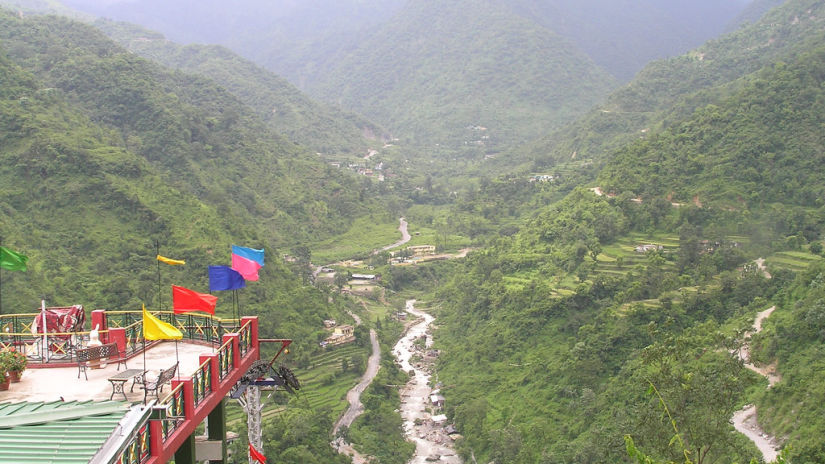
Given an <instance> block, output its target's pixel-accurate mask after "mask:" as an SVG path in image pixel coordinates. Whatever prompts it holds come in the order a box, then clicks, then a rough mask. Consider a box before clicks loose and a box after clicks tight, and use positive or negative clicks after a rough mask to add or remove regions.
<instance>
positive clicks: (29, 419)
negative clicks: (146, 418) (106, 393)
mask: <svg viewBox="0 0 825 464" xmlns="http://www.w3.org/2000/svg"><path fill="white" fill-rule="evenodd" d="M128 412H129V404H128V403H121V402H118V401H103V402H94V401H68V402H64V401H54V402H49V403H44V402H32V403H29V402H23V403H0V464H7V463H8V464H26V463H38V464H48V463H88V462H89V461H90V460H91V459H92V457H93V456H94V455H95V453H97V451H98V450H99V449H100V447H101V446H102V445H103V444H104V443H105V442H106V440H107V439H108V438H109V436H110V435H111V434H112V432H113V431H114V430H115V428H116V427H117V425H118V422H120V420H121V419H123V417H124V416H125V415H126V413H128Z"/></svg>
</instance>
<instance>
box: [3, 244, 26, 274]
mask: <svg viewBox="0 0 825 464" xmlns="http://www.w3.org/2000/svg"><path fill="white" fill-rule="evenodd" d="M28 260H29V257H28V256H26V255H22V254H20V253H17V252H14V251H11V250H9V249H8V248H6V247H4V246H0V267H2V268H3V269H8V270H10V271H25V270H26V261H28Z"/></svg>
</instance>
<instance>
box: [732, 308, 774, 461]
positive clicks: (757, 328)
mask: <svg viewBox="0 0 825 464" xmlns="http://www.w3.org/2000/svg"><path fill="white" fill-rule="evenodd" d="M775 310H776V306H771V307H770V308H768V309H766V310H764V311H762V312H760V313H759V314H757V315H756V319H754V321H753V331H751V332H746V333H745V337H746V338H747V337H750V336H751V335H753V334H757V333H759V332H761V331H762V322H763V321H764V320H765V319H767V318H768V316H770V315H771V314H772V313H773V312H774V311H775ZM739 358H740V359H741V360H742V361H744V362H745V367H747V368H748V369H750V370H752V371H754V372H756V373H758V374H760V375H762V376H765V377H767V378H768V388H770V387H772V386H773V385H774V384H776V382H778V381H779V380H781V379H780V377H779V375H778V374H776V371H775V369H774V368H771V367H770V366H768V367H757V366H755V365H754V364H752V363H751V362H750V347H749V346H748V345H747V344H745V345H743V346H742V349H740V350H739ZM731 423H732V424H733V428H735V429H736V430H737V431H738V432H739V433H741V434H743V435H745V436H746V437H748V438H749V439H750V440H751V441H752V442H753V443H754V444H755V445H756V447H757V448H759V451H760V452H761V453H762V457H763V459H764V460H765V462H773V461H775V460H776V457H777V456H779V452H778V451H777V448H779V442H778V440H777V439H776V438H775V437H772V436H770V435H768V434H767V433H765V431H764V430H762V428H761V427H759V422H758V421H757V415H756V406H754V405H752V404H749V405H746V406H745V407H744V408H742V409H740V410H739V411H736V412H735V413H734V414H733V417H732V418H731Z"/></svg>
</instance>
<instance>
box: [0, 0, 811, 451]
mask: <svg viewBox="0 0 825 464" xmlns="http://www.w3.org/2000/svg"><path fill="white" fill-rule="evenodd" d="M632 3H633V4H632V5H630V4H628V5H624V6H617V4H616V3H615V2H612V3H611V2H610V1H608V0H578V1H572V0H546V1H545V0H541V1H539V0H514V1H503V0H456V1H455V2H447V3H445V2H439V1H435V0H420V1H410V2H405V1H400V0H367V1H360V0H359V1H354V0H353V1H350V0H341V1H340V2H338V3H336V4H335V5H332V3H331V2H329V3H328V2H326V0H307V1H306V2H303V3H301V2H292V1H287V0H270V1H264V0H243V1H241V2H238V3H237V4H236V5H233V6H232V7H231V8H228V9H227V8H226V6H225V5H223V4H220V2H192V1H190V0H164V1H160V0H139V1H135V2H126V1H122V0H107V1H106V2H105V5H102V4H95V2H92V1H91V0H66V1H57V0H55V1H48V2H42V1H40V0H0V4H1V5H4V6H2V7H0V161H2V162H0V185H2V188H0V245H2V246H3V247H4V248H3V250H6V249H8V250H15V251H19V252H22V253H23V254H25V255H26V256H27V257H28V258H27V259H28V267H27V268H26V269H25V271H21V269H20V266H19V265H12V264H13V263H12V264H9V263H7V262H6V261H3V263H2V275H0V278H2V287H0V292H2V300H1V301H0V312H3V313H4V314H5V313H8V312H11V311H15V312H25V311H24V309H25V310H26V311H27V310H28V309H29V308H32V307H34V305H33V304H32V302H33V301H39V300H40V299H41V298H46V299H48V300H49V301H55V302H59V304H67V305H69V304H75V303H78V302H81V303H83V304H84V305H86V306H87V307H94V308H106V309H110V310H113V311H116V310H122V309H126V308H139V307H141V305H143V304H147V305H149V306H151V305H154V304H155V302H157V303H156V304H157V306H158V308H157V309H158V310H164V309H165V308H164V304H163V302H168V301H169V300H168V298H166V297H165V295H164V294H165V292H166V290H165V287H166V286H167V284H168V283H174V284H178V283H179V284H184V285H187V286H190V287H192V288H200V289H201V290H202V291H205V289H206V288H209V289H210V293H211V289H212V286H211V281H209V279H208V278H207V277H208V276H207V274H206V273H205V270H206V269H207V267H208V266H214V265H219V264H220V263H227V262H230V260H231V259H232V256H231V253H230V251H231V247H230V245H232V244H243V245H244V246H246V245H248V246H250V247H254V249H261V250H266V254H267V261H266V266H265V267H261V268H260V275H259V276H257V277H255V278H254V280H253V279H252V278H250V279H244V282H243V283H244V287H243V288H239V289H236V290H235V291H233V293H232V294H229V293H220V292H221V291H220V290H216V291H215V292H216V295H215V296H217V297H218V298H219V302H218V304H217V306H216V308H215V313H216V315H219V316H220V317H222V318H227V319H229V318H232V317H234V316H235V315H256V316H258V318H259V321H260V324H259V330H260V333H261V334H262V336H263V337H267V338H281V337H289V338H291V339H293V340H294V342H293V343H292V345H290V348H289V353H288V356H287V355H284V356H283V357H281V358H279V359H280V360H279V362H282V363H283V365H284V367H288V368H289V369H291V370H292V371H294V372H295V373H296V375H297V376H298V377H299V378H300V380H301V383H302V388H301V389H300V391H297V392H294V393H292V394H290V393H288V392H287V391H285V390H282V389H278V388H276V389H274V390H271V391H269V392H268V393H267V396H266V398H264V399H263V400H264V401H265V403H266V406H265V408H264V411H263V414H262V416H263V427H262V434H263V436H262V444H263V447H262V451H264V452H265V454H266V455H267V456H269V457H270V460H271V461H272V462H284V463H287V462H306V463H316V462H317V463H324V464H327V463H333V464H344V463H348V462H357V463H362V462H363V463H375V464H406V463H410V462H414V463H424V462H444V463H461V462H466V463H471V462H472V463H484V464H488V463H495V464H533V463H542V464H561V463H569V462H577V463H593V464H596V463H606V462H616V463H630V462H638V463H644V464H711V463H739V464H745V463H750V464H760V463H769V462H776V463H780V464H788V463H794V464H809V463H811V464H812V463H820V462H825V439H823V437H825V415H823V414H822V413H821V404H822V403H823V401H825V378H823V376H825V357H823V356H822V354H823V353H825V171H823V169H822V166H823V165H825V132H823V131H822V128H823V127H825V85H823V82H825V2H822V1H818V0H785V1H777V0H753V1H745V0H741V1H740V0H717V1H705V0H701V1H693V2H688V1H686V0H672V1H669V2H664V3H663V2H654V1H648V0H643V1H639V2H632ZM72 8H77V9H78V10H77V11H74V10H72ZM146 8H151V9H153V10H152V11H150V10H147V9H146ZM187 9H189V10H191V14H188V15H186V14H184V15H181V11H184V12H185V11H186V10H187ZM72 11H74V13H72ZM79 11H83V12H84V13H80V12H79ZM150 12H151V13H153V14H148V13H150ZM43 13H54V14H59V15H60V16H55V15H49V14H43ZM93 15H100V16H99V17H98V16H93ZM123 20H130V21H135V22H138V24H130V23H124V22H120V21H123ZM176 41H180V43H178V42H176ZM273 70H274V71H276V72H277V74H276V72H273ZM4 253H6V254H4V256H12V255H10V254H8V253H7V252H5V251H4ZM158 254H164V256H171V257H173V258H175V259H180V260H184V259H185V265H181V266H170V267H169V268H166V267H163V268H162V269H161V267H160V266H159V265H158V264H157V260H156V255H158ZM4 259H5V258H4ZM262 263H263V260H261V264H262ZM153 309H154V308H153ZM0 349H3V348H2V347H0ZM267 355H273V353H262V355H261V357H262V358H263V357H264V356H267ZM226 416H227V427H228V431H230V432H232V433H233V434H237V436H238V438H237V439H236V440H234V442H233V443H232V444H231V445H229V449H228V451H229V452H230V453H229V454H230V455H231V458H229V461H230V462H236V461H238V462H240V461H244V462H245V460H246V459H245V458H246V456H247V455H248V450H247V443H246V427H247V425H246V420H245V417H244V413H243V411H242V410H241V409H240V408H239V407H237V405H234V404H231V405H228V406H227V408H226ZM0 460H2V459H1V458H0ZM181 460H182V461H183V459H182V458H181Z"/></svg>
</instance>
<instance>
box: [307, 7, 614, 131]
mask: <svg viewBox="0 0 825 464" xmlns="http://www.w3.org/2000/svg"><path fill="white" fill-rule="evenodd" d="M318 77H319V79H320V81H319V82H318V83H317V84H316V85H315V86H314V90H312V91H311V93H314V94H317V95H320V96H322V97H323V98H324V99H327V100H330V101H336V102H338V103H340V104H341V105H342V106H343V107H344V108H348V109H352V110H355V111H358V112H361V113H363V114H365V115H366V116H367V117H369V118H371V119H373V120H375V121H377V122H379V123H381V124H383V125H385V126H386V127H388V128H390V129H391V130H392V131H393V132H394V134H396V135H399V136H403V137H406V138H412V139H414V140H416V141H417V142H418V143H426V144H428V145H431V144H435V143H440V144H448V145H450V146H462V145H463V144H464V143H465V142H468V141H467V140H466V138H465V136H464V134H465V133H466V130H467V129H466V128H467V127H470V126H483V127H485V128H487V129H488V131H489V132H488V133H489V137H490V139H489V140H487V141H486V142H484V143H486V144H487V145H493V146H501V145H502V144H505V143H507V144H512V143H520V142H523V141H525V140H528V139H530V138H532V137H534V136H535V135H537V134H539V133H541V132H544V131H546V130H547V129H548V128H552V127H554V126H558V125H559V124H561V123H563V122H565V121H568V120H570V119H572V118H573V117H574V116H576V115H578V114H580V113H582V112H583V111H584V110H586V109H587V108H589V107H590V106H591V105H593V104H595V103H596V102H598V101H599V100H600V99H601V98H602V97H603V96H604V95H605V94H606V92H607V91H608V90H609V89H610V88H611V86H612V85H614V80H613V79H612V78H611V77H610V76H609V75H608V74H607V73H606V72H605V71H603V70H602V69H600V68H598V67H597V66H596V65H595V64H594V63H593V62H592V61H591V60H590V59H589V58H588V57H587V56H586V55H584V54H583V53H581V52H579V51H578V50H577V49H576V48H575V47H573V46H572V45H571V44H570V43H569V42H568V41H566V40H565V39H563V38H562V37H561V36H559V35H557V34H555V33H553V32H551V31H550V30H548V29H545V28H543V27H541V26H539V25H538V24H536V23H532V22H530V21H528V20H526V19H524V18H522V17H520V16H518V15H515V14H513V13H511V12H510V11H508V10H507V8H505V7H502V6H500V5H498V4H496V2H491V1H481V2H478V1H468V2H464V1H457V2H448V3H445V2H436V1H420V2H411V3H409V4H408V5H407V6H406V7H405V9H404V10H403V11H401V12H400V13H398V14H397V15H396V16H395V17H394V18H393V19H392V20H391V21H389V22H387V23H386V24H384V25H383V26H382V27H380V28H379V29H378V30H376V31H375V32H373V33H370V34H369V35H368V36H366V38H365V39H363V40H362V43H361V44H360V45H359V47H358V49H357V50H355V51H354V52H352V53H350V54H348V55H347V56H346V58H345V59H342V60H341V61H339V62H338V63H336V65H335V67H334V68H333V70H332V71H331V72H330V73H329V74H328V75H321V76H318Z"/></svg>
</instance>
